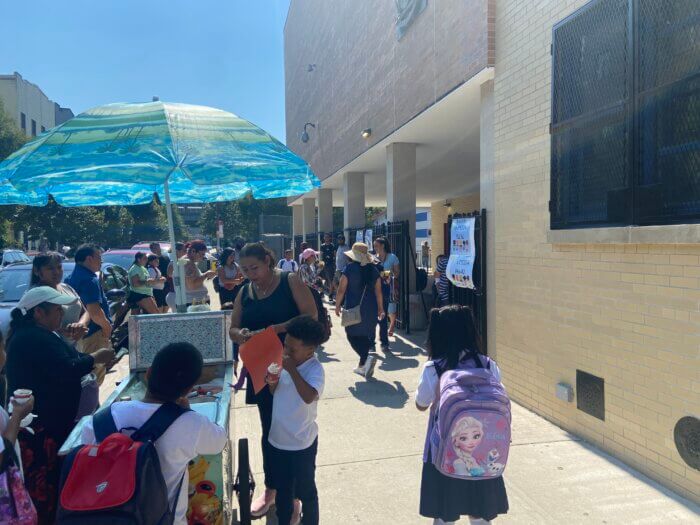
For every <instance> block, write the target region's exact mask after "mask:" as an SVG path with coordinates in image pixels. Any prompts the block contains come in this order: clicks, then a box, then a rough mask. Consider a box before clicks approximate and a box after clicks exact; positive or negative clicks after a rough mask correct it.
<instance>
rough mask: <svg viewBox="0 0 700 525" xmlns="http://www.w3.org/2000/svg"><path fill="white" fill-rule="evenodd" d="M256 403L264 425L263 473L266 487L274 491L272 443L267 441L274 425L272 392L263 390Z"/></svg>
mask: <svg viewBox="0 0 700 525" xmlns="http://www.w3.org/2000/svg"><path fill="white" fill-rule="evenodd" d="M249 381H250V379H249ZM249 388H250V387H249ZM255 402H256V404H257V405H258V413H259V414H260V423H261V425H262V439H261V444H262V457H263V472H264V473H265V487H266V488H268V489H274V488H276V487H275V483H274V476H273V473H272V465H273V460H272V445H270V442H269V441H268V440H267V438H268V437H269V436H270V425H272V393H271V392H270V389H269V388H267V387H265V388H263V389H262V390H261V391H260V393H259V394H258V395H256V396H255Z"/></svg>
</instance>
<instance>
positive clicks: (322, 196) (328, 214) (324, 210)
mask: <svg viewBox="0 0 700 525" xmlns="http://www.w3.org/2000/svg"><path fill="white" fill-rule="evenodd" d="M316 203H317V204H316V205H317V206H318V232H319V233H321V232H323V233H326V232H329V233H332V232H333V190H329V189H319V190H318V198H317V199H316Z"/></svg>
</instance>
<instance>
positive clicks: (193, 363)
mask: <svg viewBox="0 0 700 525" xmlns="http://www.w3.org/2000/svg"><path fill="white" fill-rule="evenodd" d="M202 366H203V360H202V354H200V353H199V350H197V349H196V348H195V347H194V346H193V345H191V344H190V343H171V344H169V345H167V346H166V347H165V348H163V349H161V350H160V351H159V352H158V353H157V354H156V356H155V358H154V359H153V365H152V366H151V367H150V368H149V369H148V371H147V372H146V382H147V384H148V390H147V391H146V395H145V396H144V398H143V401H137V400H132V401H124V402H118V403H114V404H112V405H111V407H110V408H111V412H112V418H113V419H114V424H115V426H116V427H117V428H118V429H122V430H126V429H129V430H130V431H131V432H134V431H135V430H136V429H138V428H140V427H141V426H142V425H143V424H144V423H145V422H146V421H148V419H149V418H150V417H151V416H152V415H153V414H154V413H155V411H156V410H157V409H158V408H159V407H160V406H161V405H162V404H163V403H173V402H174V403H177V404H178V405H180V406H182V407H183V408H189V406H190V405H189V402H188V401H187V397H186V396H187V394H189V393H190V392H191V391H192V388H193V387H194V385H196V384H197V381H199V378H200V377H201V375H202ZM227 439H228V437H227V433H226V430H225V429H223V428H221V427H220V426H218V425H216V424H215V423H212V422H211V421H209V419H208V418H207V417H205V416H203V415H201V414H198V413H197V412H194V411H189V412H186V413H184V414H182V415H181V416H180V417H178V418H177V419H176V420H175V422H174V423H173V424H172V425H170V427H168V429H167V430H166V431H165V433H164V434H163V435H162V436H161V437H160V439H158V441H156V443H155V447H156V451H157V452H158V458H159V459H160V468H161V471H162V473H163V478H164V479H165V484H166V485H167V487H168V499H169V501H170V505H173V503H175V500H176V499H177V509H176V511H175V521H174V524H176V525H186V524H187V517H186V513H187V503H188V498H187V493H188V485H189V483H188V481H189V478H188V473H187V465H188V463H189V462H190V461H191V460H193V459H195V458H196V457H197V456H199V455H206V454H218V453H220V452H221V451H222V450H223V449H224V446H225V445H226V441H227ZM81 441H82V443H83V444H94V443H95V442H96V440H95V431H94V429H93V424H92V420H90V422H89V423H87V424H86V425H85V427H84V428H83V433H82V436H81ZM181 482H182V484H181ZM178 487H180V492H179V494H177V489H178Z"/></svg>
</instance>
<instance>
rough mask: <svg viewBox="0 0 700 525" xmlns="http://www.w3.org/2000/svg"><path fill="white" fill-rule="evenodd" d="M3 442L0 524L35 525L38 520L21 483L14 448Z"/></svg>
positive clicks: (0, 476)
mask: <svg viewBox="0 0 700 525" xmlns="http://www.w3.org/2000/svg"><path fill="white" fill-rule="evenodd" d="M3 441H4V444H5V451H4V454H3V462H2V473H0V523H7V524H9V525H37V523H39V518H38V516H37V512H36V508H35V507H34V504H33V503H32V499H31V497H30V496H29V493H28V492H27V489H26V488H25V486H24V481H22V473H21V472H20V471H19V467H18V465H19V460H18V459H17V455H16V453H15V447H14V446H13V445H12V443H10V442H9V441H7V440H3Z"/></svg>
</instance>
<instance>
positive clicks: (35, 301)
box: [17, 286, 78, 314]
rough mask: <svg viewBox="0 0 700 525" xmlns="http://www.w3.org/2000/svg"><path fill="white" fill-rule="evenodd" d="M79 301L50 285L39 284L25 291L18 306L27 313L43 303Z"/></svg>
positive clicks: (63, 303) (72, 302)
mask: <svg viewBox="0 0 700 525" xmlns="http://www.w3.org/2000/svg"><path fill="white" fill-rule="evenodd" d="M77 301H78V298H77V297H73V296H72V295H66V294H64V293H61V292H59V291H58V290H55V289H53V288H51V287H50V286H37V287H36V288H32V289H30V290H27V291H26V292H25V294H24V295H23V296H22V298H21V299H20V300H19V303H17V308H19V309H20V310H21V311H22V313H25V314H26V313H27V312H28V311H29V310H31V309H32V308H34V307H35V306H38V305H40V304H41V303H52V304H62V305H65V304H74V303H75V302H77Z"/></svg>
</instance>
